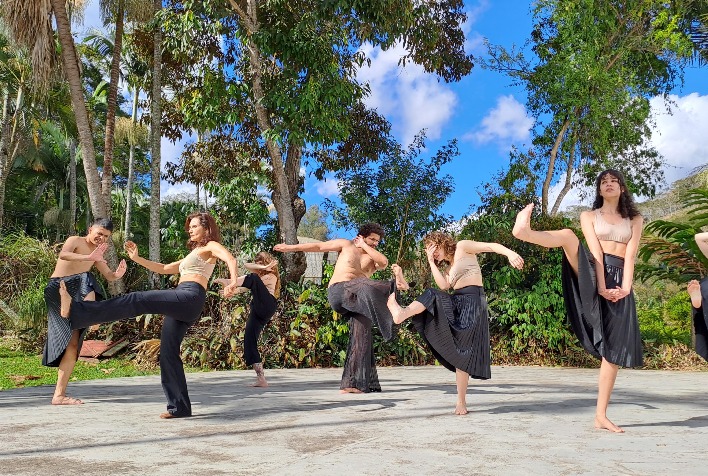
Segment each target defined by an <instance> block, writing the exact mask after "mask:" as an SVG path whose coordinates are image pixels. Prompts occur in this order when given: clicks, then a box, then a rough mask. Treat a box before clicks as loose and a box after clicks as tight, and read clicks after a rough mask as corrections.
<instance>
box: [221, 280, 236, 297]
mask: <svg viewBox="0 0 708 476" xmlns="http://www.w3.org/2000/svg"><path fill="white" fill-rule="evenodd" d="M237 290H238V286H237V285H236V283H229V284H228V285H226V287H225V288H224V293H223V294H222V296H224V297H225V298H230V297H231V296H233V295H234V294H236V292H237Z"/></svg>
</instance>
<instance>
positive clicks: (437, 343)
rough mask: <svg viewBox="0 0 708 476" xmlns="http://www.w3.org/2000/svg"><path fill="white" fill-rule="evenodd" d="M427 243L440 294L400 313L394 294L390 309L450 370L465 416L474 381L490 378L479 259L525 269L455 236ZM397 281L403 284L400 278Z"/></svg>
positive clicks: (438, 235) (513, 257)
mask: <svg viewBox="0 0 708 476" xmlns="http://www.w3.org/2000/svg"><path fill="white" fill-rule="evenodd" d="M423 243H424V244H425V253H426V255H427V256H428V264H429V265H430V270H431V271H432V273H433V278H434V279H435V284H437V285H438V287H439V288H440V289H442V291H441V290H438V289H432V288H428V289H426V290H425V291H424V292H423V294H422V295H421V296H420V297H418V298H417V299H416V300H415V301H413V302H412V303H411V304H410V305H409V306H407V307H401V306H400V305H399V304H398V303H397V302H396V296H395V295H393V294H392V295H391V296H389V298H388V308H389V309H390V310H391V314H392V315H393V322H395V323H396V324H400V323H401V322H403V321H405V320H406V319H408V318H410V317H412V318H413V322H414V324H415V327H416V329H417V330H418V332H419V333H420V334H421V335H422V336H423V338H424V339H425V342H426V343H427V344H428V345H429V346H430V348H431V350H432V352H433V355H435V357H436V358H437V359H438V361H439V362H440V363H441V364H442V365H444V366H445V367H446V368H447V369H449V370H451V371H453V372H455V380H456V383H457V404H456V405H455V414H456V415H466V414H467V413H468V411H467V385H468V382H469V378H470V376H471V377H472V378H476V379H488V378H489V377H490V376H491V357H490V355H489V313H488V311H487V298H486V296H485V294H484V289H483V288H482V271H481V269H480V267H479V263H478V262H477V255H478V254H479V253H497V254H500V255H504V256H506V257H507V258H508V259H509V263H511V265H512V266H513V267H514V268H517V269H521V268H522V267H523V265H524V260H523V258H521V256H519V255H518V254H517V253H515V252H514V251H512V250H510V249H509V248H507V247H505V246H502V245H500V244H498V243H483V242H478V241H471V240H461V241H459V242H457V243H456V242H455V240H454V239H453V238H452V236H450V235H448V234H447V233H442V232H439V231H434V232H432V233H430V234H428V235H427V236H426V237H425V238H424V239H423ZM443 263H444V264H448V265H449V269H448V270H447V272H442V271H441V270H440V268H439V266H440V265H442V264H443ZM393 266H397V265H393ZM393 266H392V267H393ZM397 279H400V278H398V276H397ZM451 288H452V289H453V293H452V295H451V294H448V293H447V290H448V289H451Z"/></svg>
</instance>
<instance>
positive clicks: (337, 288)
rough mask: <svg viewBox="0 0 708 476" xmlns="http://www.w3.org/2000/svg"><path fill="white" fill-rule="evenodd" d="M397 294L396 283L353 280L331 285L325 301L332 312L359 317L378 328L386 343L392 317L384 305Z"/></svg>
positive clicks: (388, 338)
mask: <svg viewBox="0 0 708 476" xmlns="http://www.w3.org/2000/svg"><path fill="white" fill-rule="evenodd" d="M395 291H396V283H395V281H393V280H391V281H378V280H375V279H369V278H355V279H352V280H351V281H343V282H340V283H335V284H332V285H331V286H330V287H329V288H328V289H327V300H328V301H329V304H330V306H331V307H332V309H334V310H335V311H337V312H338V313H340V314H342V315H346V314H348V313H354V314H359V315H362V316H364V317H366V318H368V319H369V320H371V322H372V324H375V325H376V326H378V328H379V330H380V331H381V335H382V336H383V338H384V339H385V340H391V339H393V335H394V334H393V316H392V315H391V311H389V310H388V307H387V306H386V302H387V301H388V297H389V296H390V295H391V293H393V292H395Z"/></svg>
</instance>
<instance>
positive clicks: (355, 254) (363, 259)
mask: <svg viewBox="0 0 708 476" xmlns="http://www.w3.org/2000/svg"><path fill="white" fill-rule="evenodd" d="M375 272H376V265H375V263H374V260H373V259H372V258H371V256H369V255H368V254H367V253H366V252H365V251H364V250H362V249H361V248H357V247H356V246H354V243H353V242H352V241H348V244H346V245H344V246H342V251H340V252H339V257H338V258H337V263H336V264H335V265H334V273H333V274H332V279H331V280H330V281H329V285H330V286H331V285H333V284H336V283H341V282H345V281H351V280H352V279H355V278H370V277H371V275H372V274H374V273H375Z"/></svg>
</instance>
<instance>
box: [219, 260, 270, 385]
mask: <svg viewBox="0 0 708 476" xmlns="http://www.w3.org/2000/svg"><path fill="white" fill-rule="evenodd" d="M253 261H254V262H253V263H246V264H245V266H246V269H248V270H250V271H252V273H250V274H247V275H245V276H239V277H238V278H236V286H239V288H238V289H237V291H236V292H237V293H242V292H246V291H248V290H249V289H250V290H251V294H252V295H253V300H252V301H251V313H250V314H249V316H248V321H247V322H246V333H245V335H244V337H243V354H244V360H245V361H246V365H252V366H253V370H255V371H256V383H254V384H253V385H252V386H253V387H267V386H268V382H267V381H266V378H265V374H264V373H263V362H262V361H261V355H260V354H259V353H258V337H260V335H261V332H262V331H263V328H264V327H265V326H266V324H268V323H269V322H270V320H271V318H272V317H273V314H275V309H276V308H277V305H278V303H277V301H276V299H277V298H278V297H280V274H279V273H278V260H276V259H275V258H273V256H271V254H270V253H266V252H265V251H261V252H260V253H258V254H257V255H256V258H255V259H254V260H253ZM214 282H216V283H218V284H221V285H224V286H226V285H228V284H231V280H230V279H215V280H214Z"/></svg>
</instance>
